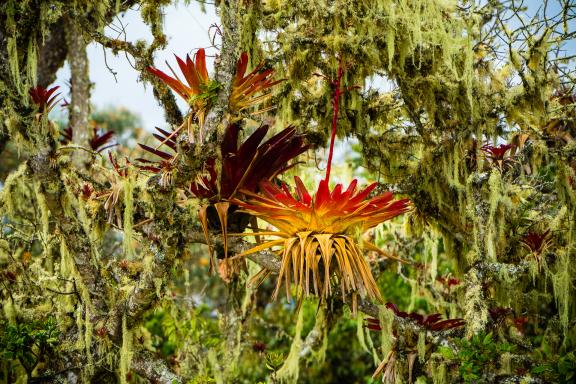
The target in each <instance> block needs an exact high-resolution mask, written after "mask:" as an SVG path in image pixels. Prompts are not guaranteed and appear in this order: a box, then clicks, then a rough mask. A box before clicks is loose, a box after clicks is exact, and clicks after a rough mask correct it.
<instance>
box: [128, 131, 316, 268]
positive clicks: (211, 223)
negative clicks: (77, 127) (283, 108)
mask: <svg viewBox="0 0 576 384" xmlns="http://www.w3.org/2000/svg"><path fill="white" fill-rule="evenodd" d="M157 130H158V132H159V133H156V134H154V137H155V138H156V139H157V140H158V141H160V142H164V143H165V144H166V146H167V147H168V148H170V149H171V151H170V152H168V151H163V150H159V149H156V148H152V147H150V146H148V145H145V144H139V145H140V147H141V148H142V149H144V150H145V151H147V152H148V153H151V154H153V155H154V156H156V157H157V158H158V159H157V160H147V159H143V158H139V159H137V160H138V161H139V162H140V163H141V164H140V165H139V167H140V168H141V169H144V170H147V171H150V172H154V173H159V174H162V175H163V176H162V179H163V180H165V181H166V180H169V178H170V177H171V176H168V175H171V174H172V172H173V171H174V169H175V166H174V160H175V158H176V156H177V152H176V150H177V144H176V141H175V140H174V139H173V138H170V136H171V133H169V132H167V131H164V130H161V129H159V128H157ZM269 130H270V126H269V125H268V124H263V125H261V126H260V127H259V128H257V129H256V130H255V131H254V132H253V133H252V134H251V135H249V136H248V137H247V138H246V139H245V140H244V141H242V142H241V143H240V132H241V131H242V129H241V127H240V125H239V124H236V123H235V124H230V125H229V126H228V127H227V128H226V131H225V133H224V137H223V139H222V142H221V144H220V155H221V159H222V167H221V168H217V165H216V159H215V158H209V159H207V160H206V162H205V164H204V172H202V174H201V175H199V176H198V177H197V178H196V179H195V180H193V181H192V182H191V183H190V184H189V186H188V193H189V194H190V195H192V196H193V197H196V198H200V199H204V200H205V201H207V203H206V204H203V205H202V206H201V208H200V211H199V218H200V221H201V224H202V228H203V231H204V234H205V236H206V239H207V240H208V242H210V232H216V231H221V233H222V234H223V235H224V243H225V245H224V257H226V256H227V240H226V238H227V236H226V235H227V233H228V229H229V228H230V229H231V230H233V231H234V232H242V231H244V229H245V228H246V226H247V225H248V220H249V216H248V215H246V214H243V213H240V212H238V211H237V209H238V207H237V206H236V205H235V204H233V203H231V202H230V201H229V200H230V199H232V198H234V197H239V196H242V192H241V191H248V192H255V191H257V190H258V187H259V184H260V182H261V181H263V180H273V179H274V178H275V177H276V176H278V175H279V174H281V173H283V172H285V171H286V170H288V169H289V168H290V167H291V166H292V165H293V164H292V165H289V162H290V161H292V160H294V159H295V158H296V157H297V156H298V155H300V154H302V153H304V152H305V151H306V150H307V149H308V145H306V143H305V142H304V137H303V136H302V135H299V134H298V133H297V131H296V129H295V128H294V127H291V126H290V127H287V128H285V129H283V130H282V131H280V132H279V133H277V134H276V135H274V136H272V137H271V138H269V139H268V140H264V139H265V137H266V135H267V133H268V131H269Z"/></svg>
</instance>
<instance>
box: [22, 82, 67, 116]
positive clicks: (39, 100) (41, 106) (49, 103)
mask: <svg viewBox="0 0 576 384" xmlns="http://www.w3.org/2000/svg"><path fill="white" fill-rule="evenodd" d="M58 88H60V87H59V86H55V87H52V88H49V89H46V88H44V87H40V86H38V87H34V88H30V90H28V93H29V94H30V97H31V98H32V101H33V102H34V104H36V106H37V107H38V111H39V112H40V113H49V112H50V111H51V110H52V108H54V107H55V106H56V104H57V103H58V101H60V99H58V96H59V95H60V93H56V94H54V92H56V90H57V89H58Z"/></svg>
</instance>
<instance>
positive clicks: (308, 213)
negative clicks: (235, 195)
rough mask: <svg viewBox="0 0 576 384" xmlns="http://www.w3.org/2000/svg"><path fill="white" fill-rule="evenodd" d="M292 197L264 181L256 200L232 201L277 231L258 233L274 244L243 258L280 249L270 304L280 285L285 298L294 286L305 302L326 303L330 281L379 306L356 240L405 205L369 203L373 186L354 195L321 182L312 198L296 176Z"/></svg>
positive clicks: (386, 199) (384, 199)
mask: <svg viewBox="0 0 576 384" xmlns="http://www.w3.org/2000/svg"><path fill="white" fill-rule="evenodd" d="M294 181H295V183H296V196H293V195H292V194H291V193H290V190H289V189H288V187H287V185H286V184H283V185H282V187H281V188H279V187H277V186H276V185H274V184H273V183H271V182H269V181H264V182H262V183H261V184H260V189H261V195H258V194H256V193H253V192H248V191H243V192H244V194H245V195H248V196H249V200H248V201H247V202H242V201H238V200H233V202H234V203H235V204H238V205H239V206H240V207H241V208H243V211H244V212H247V213H249V214H251V215H253V216H256V217H258V218H260V219H262V220H264V221H266V222H268V223H270V224H271V225H273V226H274V227H276V228H277V229H278V231H274V232H259V233H258V234H259V235H273V236H276V237H278V238H279V239H275V240H271V241H267V242H265V243H263V244H260V245H257V246H256V247H254V248H252V249H250V250H248V251H246V252H244V253H243V254H241V255H239V256H244V255H248V254H251V253H254V252H257V251H260V250H262V249H266V248H270V247H274V246H282V249H281V250H280V253H281V254H282V266H281V269H280V272H279V276H278V284H277V286H276V290H275V292H274V298H276V296H277V295H278V292H279V290H280V286H281V285H282V280H283V279H284V281H285V286H286V294H287V296H288V297H290V284H291V282H292V281H294V284H295V285H297V286H298V285H299V286H300V288H301V290H302V291H303V292H304V293H305V294H306V295H307V296H308V295H310V293H311V292H312V290H313V292H314V294H316V295H318V296H320V297H322V298H327V297H328V296H330V294H331V286H330V280H331V278H332V276H335V277H336V280H337V281H338V282H339V283H340V288H341V291H342V296H343V297H345V296H346V294H348V293H352V294H353V300H354V299H355V295H356V293H359V294H360V296H361V297H365V296H368V297H370V298H373V299H377V300H382V297H381V296H380V291H379V290H378V287H377V285H376V282H375V281H374V277H373V276H372V273H371V271H370V267H369V265H368V263H367V262H366V259H364V257H363V255H362V251H361V250H360V247H359V245H358V244H357V243H356V237H357V236H358V234H359V233H362V232H365V231H366V230H368V229H370V228H373V227H375V226H376V225H378V224H380V223H381V222H383V221H386V220H390V219H392V218H393V217H396V216H398V215H400V214H401V213H404V212H406V210H407V209H408V200H406V199H403V200H394V199H393V195H392V193H391V192H386V193H384V194H382V195H378V196H376V197H373V198H368V196H369V194H370V192H372V191H373V190H374V188H376V186H377V183H374V184H371V185H370V186H368V187H366V188H364V189H362V190H359V191H357V190H356V187H357V183H358V182H357V180H353V181H352V183H350V186H349V187H348V188H347V189H346V190H345V191H344V190H343V187H342V184H337V185H336V187H335V188H334V189H333V190H332V192H331V191H330V189H329V187H328V182H327V181H326V180H322V181H321V182H320V184H319V186H318V191H317V192H316V194H315V196H314V197H312V196H311V195H310V194H309V193H308V191H307V190H306V187H304V184H303V183H302V181H301V180H300V178H299V177H298V176H296V177H294ZM362 247H363V248H368V249H373V250H379V249H378V248H377V247H376V246H375V245H374V244H371V243H368V242H363V244H362Z"/></svg>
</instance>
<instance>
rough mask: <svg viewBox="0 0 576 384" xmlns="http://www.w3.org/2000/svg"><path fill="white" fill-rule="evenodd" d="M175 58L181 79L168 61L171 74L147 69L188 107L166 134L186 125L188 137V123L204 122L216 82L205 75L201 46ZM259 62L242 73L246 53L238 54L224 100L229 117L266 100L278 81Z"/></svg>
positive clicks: (189, 130) (200, 123)
mask: <svg viewBox="0 0 576 384" xmlns="http://www.w3.org/2000/svg"><path fill="white" fill-rule="evenodd" d="M175 56H176V55H175ZM176 62H177V63H178V67H179V68H180V71H181V72H182V75H183V76H184V79H185V81H182V80H180V78H179V77H178V75H177V74H176V72H175V71H174V70H173V69H172V68H171V67H170V65H169V64H168V63H166V65H168V68H170V71H171V72H172V74H173V76H170V75H168V74H166V73H165V72H163V71H161V70H159V69H156V68H154V67H148V71H149V72H150V73H152V74H153V75H155V76H157V77H158V78H159V79H160V80H162V81H163V82H164V83H165V84H166V85H168V86H169V87H170V88H171V89H172V90H173V91H174V92H176V94H178V96H180V97H182V98H183V99H184V100H185V101H186V102H187V103H188V105H189V106H190V108H191V113H190V114H189V116H188V119H187V120H186V121H185V122H184V124H182V125H181V126H180V127H178V129H176V130H175V131H174V132H173V133H172V135H171V136H170V138H172V137H173V136H175V135H177V134H178V133H179V132H180V131H181V130H182V129H183V128H184V127H185V126H186V127H187V128H188V135H189V138H188V139H189V140H192V137H193V136H192V131H191V129H192V128H191V127H192V125H191V124H192V123H193V122H196V123H197V124H198V126H199V127H200V128H202V127H203V126H204V120H205V118H206V115H207V113H208V111H209V110H210V108H211V107H212V105H213V104H214V101H215V100H216V98H217V96H218V91H219V89H220V84H219V83H218V82H216V81H215V80H212V79H210V77H209V76H208V71H207V69H206V52H205V51H204V49H199V50H198V51H197V52H196V55H195V59H194V60H192V59H191V58H190V56H189V55H186V59H185V60H183V59H181V58H180V57H178V56H176ZM263 66H264V64H263V63H261V64H260V65H258V66H256V68H254V70H252V71H251V72H249V73H248V74H246V70H247V68H248V55H247V54H246V52H243V53H242V54H241V55H240V59H239V60H238V63H237V66H236V75H235V77H234V80H233V83H232V90H231V93H230V98H229V103H228V104H229V105H228V110H229V112H230V114H231V115H232V118H231V119H230V120H231V121H233V122H234V121H236V120H238V118H237V117H235V116H237V115H238V114H239V113H240V112H243V111H245V110H247V109H250V108H253V107H256V106H258V105H260V104H262V103H263V102H265V101H266V100H268V99H269V98H270V97H271V96H272V94H271V88H272V87H273V86H274V85H276V84H278V83H279V82H281V81H282V80H274V79H273V78H272V76H273V73H274V70H273V69H263ZM271 108H272V107H268V108H263V109H259V110H256V111H254V112H253V113H252V114H259V113H263V112H266V111H268V110H270V109H271Z"/></svg>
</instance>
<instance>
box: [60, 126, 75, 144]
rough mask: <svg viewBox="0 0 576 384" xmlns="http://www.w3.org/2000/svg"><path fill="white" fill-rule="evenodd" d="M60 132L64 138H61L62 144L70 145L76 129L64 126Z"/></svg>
mask: <svg viewBox="0 0 576 384" xmlns="http://www.w3.org/2000/svg"><path fill="white" fill-rule="evenodd" d="M60 134H61V135H62V138H61V139H60V144H62V145H68V144H70V143H71V142H72V139H73V137H74V131H73V129H72V127H67V128H64V129H63V130H62V132H60Z"/></svg>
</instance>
